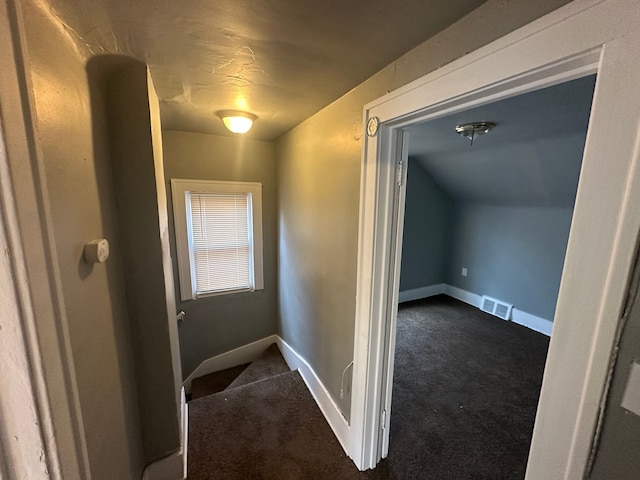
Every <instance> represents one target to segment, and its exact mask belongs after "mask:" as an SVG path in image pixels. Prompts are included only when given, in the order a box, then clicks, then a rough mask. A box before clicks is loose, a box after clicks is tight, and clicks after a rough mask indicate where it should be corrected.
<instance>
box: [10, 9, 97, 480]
mask: <svg viewBox="0 0 640 480" xmlns="http://www.w3.org/2000/svg"><path fill="white" fill-rule="evenodd" d="M22 25H23V23H22V14H21V10H20V2H19V1H16V0H0V45H2V46H3V48H0V210H1V211H0V246H1V247H2V252H0V253H1V255H2V260H1V261H0V298H1V300H2V305H1V308H0V315H1V319H2V322H1V325H0V327H1V330H0V457H2V462H0V463H2V465H0V476H2V478H5V477H6V478H7V480H13V479H16V480H18V479H25V478H33V479H35V480H40V479H43V480H44V479H56V480H64V479H89V478H90V471H89V463H88V457H87V451H86V444H85V440H84V429H83V426H82V415H81V412H80V404H79V400H78V393H77V389H76V385H75V372H74V366H73V359H72V356H71V348H70V343H69V334H68V328H67V320H66V315H65V310H64V301H63V298H62V289H61V287H60V276H59V272H58V268H57V265H58V261H57V258H56V250H55V243H54V239H53V229H52V224H51V216H50V213H49V204H48V196H47V192H46V185H45V182H44V167H43V164H42V162H41V155H40V152H39V151H38V146H37V142H36V140H35V131H36V130H35V122H34V112H35V109H34V108H33V101H32V98H31V85H30V81H29V74H28V71H27V69H26V66H27V65H28V55H27V53H26V42H25V39H24V32H23V27H22Z"/></svg>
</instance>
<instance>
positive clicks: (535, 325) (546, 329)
mask: <svg viewBox="0 0 640 480" xmlns="http://www.w3.org/2000/svg"><path fill="white" fill-rule="evenodd" d="M439 294H444V295H447V296H449V297H452V298H455V299H456V300H460V301H461V302H464V303H466V304H468V305H472V306H474V307H476V308H480V304H481V302H482V295H478V294H477V293H472V292H468V291H467V290H463V289H462V288H458V287H454V286H453V285H449V284H446V283H438V284H436V285H430V286H428V287H422V288H415V289H413V290H406V291H404V292H400V296H399V303H403V302H408V301H410V300H419V299H421V298H428V297H433V296H434V295H439ZM511 321H512V322H513V323H517V324H518V325H522V326H524V327H527V328H530V329H531V330H534V331H536V332H538V333H542V334H544V335H546V336H547V337H550V336H551V330H552V329H553V321H551V320H547V319H546V318H542V317H538V316H536V315H532V314H531V313H527V312H525V311H523V310H518V309H516V308H514V309H513V310H511Z"/></svg>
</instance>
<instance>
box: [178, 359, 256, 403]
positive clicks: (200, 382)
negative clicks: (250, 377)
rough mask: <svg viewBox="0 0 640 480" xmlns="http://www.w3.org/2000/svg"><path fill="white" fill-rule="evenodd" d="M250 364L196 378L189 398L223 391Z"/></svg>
mask: <svg viewBox="0 0 640 480" xmlns="http://www.w3.org/2000/svg"><path fill="white" fill-rule="evenodd" d="M249 365H250V364H249V363H246V364H244V365H238V366H237V367H232V368H227V369H226V370H220V371H219V372H213V373H210V374H208V375H203V376H202V377H198V378H195V379H194V380H193V382H191V395H190V396H189V400H190V401H191V400H195V399H197V398H202V397H206V396H207V395H213V394H214V393H218V392H221V391H223V390H224V389H225V388H227V387H228V386H229V385H231V383H232V382H233V381H234V380H235V379H236V378H238V375H240V374H241V373H242V372H243V371H244V370H246V369H247V367H248V366H249Z"/></svg>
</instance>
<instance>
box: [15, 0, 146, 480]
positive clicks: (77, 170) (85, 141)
mask: <svg viewBox="0 0 640 480" xmlns="http://www.w3.org/2000/svg"><path fill="white" fill-rule="evenodd" d="M23 8H24V22H25V29H26V34H27V44H28V49H29V56H30V60H31V62H30V73H31V81H32V84H33V96H34V100H35V110H36V115H37V128H38V141H39V146H40V148H41V152H42V159H43V161H44V170H45V173H46V186H47V189H48V197H49V202H50V205H51V217H52V220H53V228H54V234H55V244H56V245H55V246H56V253H57V256H58V260H59V265H58V267H59V271H60V278H61V283H62V289H63V295H64V309H65V310H66V315H67V318H68V323H69V334H70V339H71V347H72V352H73V360H74V363H75V374H76V380H77V387H78V395H79V400H80V405H81V411H82V417H83V422H84V424H83V428H84V434H85V437H86V444H87V450H88V456H89V461H90V468H91V473H92V478H93V479H95V480H98V479H105V480H107V479H108V480H112V479H115V478H118V479H128V478H139V477H140V474H141V471H142V467H143V457H142V444H141V436H140V426H139V422H138V409H137V404H136V388H135V380H134V376H133V362H132V355H131V347H130V333H129V325H128V314H127V309H126V304H125V289H124V282H123V272H122V252H121V250H120V240H119V233H118V227H117V223H116V210H115V208H116V207H115V197H114V191H113V184H112V174H111V165H110V158H109V149H108V143H107V130H106V125H105V112H104V103H103V102H104V92H103V84H102V83H101V78H100V77H99V76H96V77H93V78H92V79H91V80H89V79H88V76H87V71H86V70H85V65H84V62H83V60H82V59H81V58H80V57H79V55H78V54H77V52H76V51H75V48H74V46H73V45H72V44H71V43H69V41H68V37H66V36H65V35H64V34H63V33H62V31H61V29H60V28H59V26H58V25H54V24H53V23H52V22H51V21H50V19H49V18H47V17H45V16H44V15H43V14H42V13H41V10H40V9H39V8H38V7H35V6H34V5H33V4H32V3H30V2H24V3H23ZM94 238H107V239H108V240H109V242H110V244H111V257H110V258H109V260H108V261H107V262H106V263H104V264H97V265H89V264H87V263H85V262H84V260H83V247H84V244H85V242H87V241H89V240H92V239H94ZM53 402H54V403H55V399H53Z"/></svg>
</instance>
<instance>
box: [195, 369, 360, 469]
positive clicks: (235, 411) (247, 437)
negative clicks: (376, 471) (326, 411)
mask: <svg viewBox="0 0 640 480" xmlns="http://www.w3.org/2000/svg"><path fill="white" fill-rule="evenodd" d="M187 458H188V462H189V465H188V472H189V480H211V479H220V480H223V479H224V480H232V479H233V480H235V479H237V480H245V479H246V480H249V479H250V480H261V479H265V480H266V479H269V480H282V479H292V480H293V479H300V480H304V479H309V480H315V479H317V480H321V479H322V480H325V479H347V478H354V477H353V475H356V476H358V475H359V474H358V472H357V470H356V468H355V466H353V464H352V463H351V461H350V460H349V459H348V458H347V457H346V455H345V454H344V452H343V450H342V448H341V447H340V445H339V444H338V441H337V440H336V438H335V436H334V435H333V432H332V431H331V429H330V428H329V425H327V423H326V421H325V420H324V417H323V416H322V413H321V412H320V410H319V409H318V407H317V405H316V403H315V401H314V400H313V397H312V396H311V394H310V393H309V391H308V390H307V387H306V385H305V384H304V381H303V380H302V377H300V374H299V373H298V372H297V371H294V372H288V373H282V374H280V375H277V376H275V377H272V378H269V379H266V380H260V381H257V382H253V383H250V384H247V385H243V386H240V387H237V388H234V389H231V390H225V391H224V392H221V393H218V394H216V395H211V396H208V397H205V398H201V399H198V400H195V401H192V402H191V403H190V404H189V454H188V457H187Z"/></svg>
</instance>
